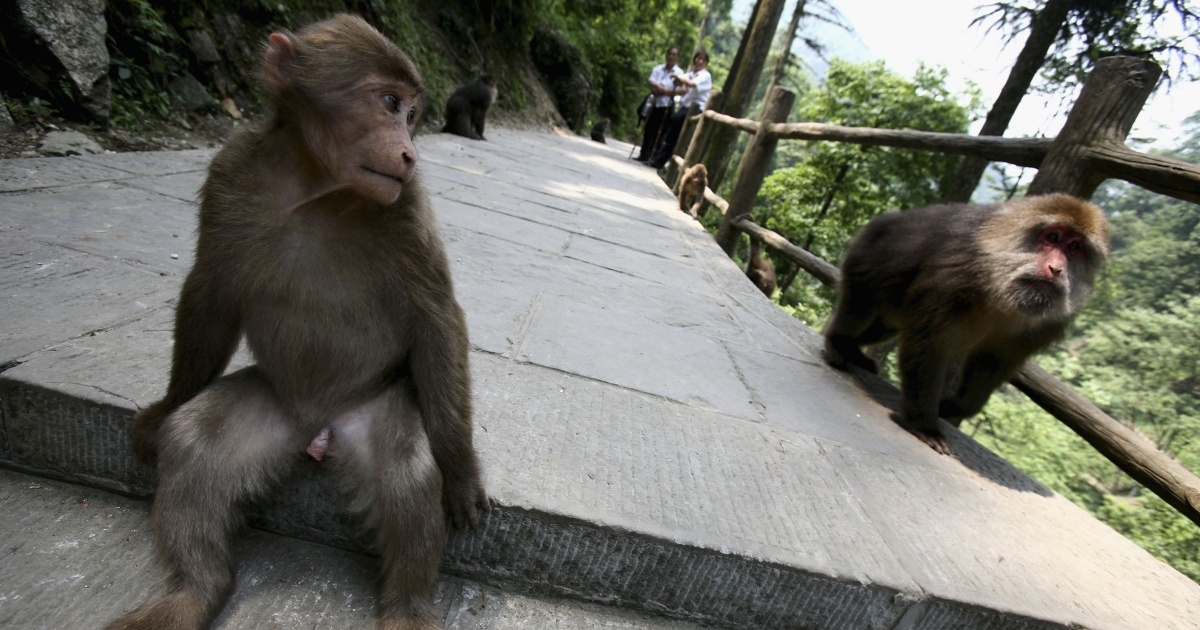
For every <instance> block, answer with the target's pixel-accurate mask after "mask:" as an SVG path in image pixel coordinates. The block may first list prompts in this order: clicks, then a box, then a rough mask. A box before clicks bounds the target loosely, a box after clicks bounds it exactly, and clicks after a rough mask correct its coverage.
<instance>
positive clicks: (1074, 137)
mask: <svg viewBox="0 0 1200 630" xmlns="http://www.w3.org/2000/svg"><path fill="white" fill-rule="evenodd" d="M1161 74H1162V69H1161V68H1159V67H1158V65H1157V64H1155V63H1154V62H1153V61H1150V60H1148V59H1140V58H1138V57H1105V58H1103V59H1100V60H1098V61H1096V67H1095V68H1094V69H1093V70H1092V73H1091V75H1089V76H1088V79H1087V81H1086V82H1085V83H1084V84H1083V89H1082V90H1080V92H1079V99H1078V100H1076V101H1075V105H1074V106H1073V107H1071V113H1069V114H1067V122H1066V123H1064V124H1063V128H1062V131H1061V132H1059V134H1058V137H1056V138H1055V139H1054V144H1052V145H1050V152H1049V153H1047V154H1046V158H1045V159H1044V160H1042V164H1041V166H1040V167H1038V172H1037V175H1036V176H1035V177H1034V178H1033V182H1032V183H1030V184H1029V192H1028V193H1027V194H1030V195H1044V194H1047V193H1053V192H1063V193H1067V194H1070V195H1075V196H1076V197H1079V198H1081V199H1089V198H1091V196H1092V193H1094V192H1096V187H1097V186H1099V185H1100V183H1101V182H1103V181H1104V179H1105V175H1104V174H1103V173H1102V172H1100V171H1099V170H1098V169H1096V168H1094V167H1093V166H1092V164H1091V163H1090V160H1089V159H1088V154H1089V149H1090V148H1091V147H1094V146H1097V145H1106V144H1107V145H1112V144H1116V145H1119V146H1122V147H1123V146H1124V145H1125V138H1126V136H1128V135H1129V130H1130V129H1132V128H1133V122H1134V121H1135V120H1137V117H1138V114H1139V113H1141V111H1142V106H1143V105H1145V104H1146V99H1147V98H1149V97H1150V92H1152V91H1153V90H1154V86H1155V84H1157V83H1158V77H1159V76H1160V75H1161Z"/></svg>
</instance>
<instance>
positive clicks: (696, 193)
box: [679, 164, 708, 219]
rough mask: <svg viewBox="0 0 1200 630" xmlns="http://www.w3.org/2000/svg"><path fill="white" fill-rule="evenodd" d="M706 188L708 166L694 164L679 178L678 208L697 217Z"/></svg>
mask: <svg viewBox="0 0 1200 630" xmlns="http://www.w3.org/2000/svg"><path fill="white" fill-rule="evenodd" d="M706 188H708V167H706V166H704V165H703V164H694V165H692V166H691V167H689V168H688V170H686V171H684V173H683V177H681V178H680V179H679V209H680V210H681V211H683V212H686V213H688V214H690V215H692V218H693V219H696V218H699V216H700V210H701V208H703V207H704V190H705V189H706Z"/></svg>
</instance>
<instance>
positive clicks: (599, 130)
mask: <svg viewBox="0 0 1200 630" xmlns="http://www.w3.org/2000/svg"><path fill="white" fill-rule="evenodd" d="M610 125H612V121H611V120H609V119H607V118H601V119H600V122H597V123H596V124H595V125H592V140H595V141H596V142H603V143H605V144H608V141H607V140H605V139H604V134H606V133H608V128H609V126H610Z"/></svg>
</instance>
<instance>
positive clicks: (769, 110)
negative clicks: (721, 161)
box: [716, 87, 796, 258]
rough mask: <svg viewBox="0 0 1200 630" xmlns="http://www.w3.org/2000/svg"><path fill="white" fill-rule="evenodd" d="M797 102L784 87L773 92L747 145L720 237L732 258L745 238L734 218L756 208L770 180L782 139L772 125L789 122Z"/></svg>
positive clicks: (792, 94)
mask: <svg viewBox="0 0 1200 630" xmlns="http://www.w3.org/2000/svg"><path fill="white" fill-rule="evenodd" d="M795 103H796V93H795V92H793V91H791V90H789V89H786V88H781V87H775V88H774V89H772V90H771V93H770V94H768V95H767V100H766V102H764V103H763V108H762V117H761V118H759V127H758V132H757V133H755V134H754V135H753V136H752V137H751V138H750V143H749V144H748V145H746V153H745V155H743V156H742V163H741V166H739V167H738V173H737V181H736V182H735V183H734V185H733V192H731V193H730V194H729V211H728V212H726V213H725V216H724V217H723V218H722V219H721V229H720V230H719V231H718V232H717V236H716V239H717V244H718V245H720V246H721V249H723V250H725V253H726V254H728V255H729V257H730V258H732V257H733V251H734V249H735V248H736V247H737V242H738V238H739V237H741V235H742V231H741V230H739V229H738V228H737V227H736V226H734V225H733V219H734V218H736V216H737V215H740V214H744V213H746V212H750V210H752V209H753V208H754V200H755V199H756V198H757V197H758V189H759V188H760V187H761V186H762V183H763V180H764V179H766V177H767V168H768V167H769V166H770V165H771V157H772V156H774V155H775V145H777V144H779V136H778V135H776V134H775V133H773V132H772V130H771V123H781V122H786V121H787V117H788V114H790V113H791V112H792V105H794V104H795Z"/></svg>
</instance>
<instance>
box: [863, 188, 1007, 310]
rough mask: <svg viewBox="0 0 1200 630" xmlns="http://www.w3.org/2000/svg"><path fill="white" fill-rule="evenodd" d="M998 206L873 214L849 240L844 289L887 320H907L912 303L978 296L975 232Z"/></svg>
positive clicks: (952, 301) (944, 206)
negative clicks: (974, 292)
mask: <svg viewBox="0 0 1200 630" xmlns="http://www.w3.org/2000/svg"><path fill="white" fill-rule="evenodd" d="M998 208H999V206H998V205H963V204H940V205H935V206H926V207H923V208H915V209H912V210H906V211H903V212H887V213H884V214H880V215H876V216H875V217H874V218H872V219H871V220H870V221H869V222H868V223H867V224H866V225H865V226H863V228H862V229H861V230H859V232H858V233H857V234H855V236H854V238H853V239H852V240H851V241H850V246H849V247H848V248H847V251H846V256H845V259H844V261H843V263H842V280H841V284H840V287H841V291H842V292H843V293H847V294H849V295H852V296H854V298H855V300H856V302H858V303H860V304H863V305H864V306H866V305H867V304H869V305H870V307H871V308H872V309H873V310H875V311H876V312H877V313H880V314H882V315H884V316H886V317H888V318H889V319H892V320H902V319H905V317H904V314H905V311H906V310H908V309H911V308H913V307H914V306H915V305H914V302H921V301H928V300H929V299H930V298H934V297H935V296H937V298H936V300H935V301H936V302H938V303H939V304H955V303H957V304H962V303H963V302H964V301H966V302H970V301H971V300H973V299H975V296H973V295H971V291H970V290H969V289H968V287H972V286H976V285H977V284H978V283H977V282H974V280H975V278H974V277H973V272H972V269H973V268H974V267H975V266H974V265H971V264H970V262H971V259H972V258H973V257H974V255H975V245H974V242H975V238H976V236H975V234H976V233H977V232H978V229H979V226H980V225H982V224H983V223H984V221H985V220H986V219H987V218H988V217H989V216H991V215H992V214H993V213H994V212H995V211H996V210H997V209H998Z"/></svg>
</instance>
